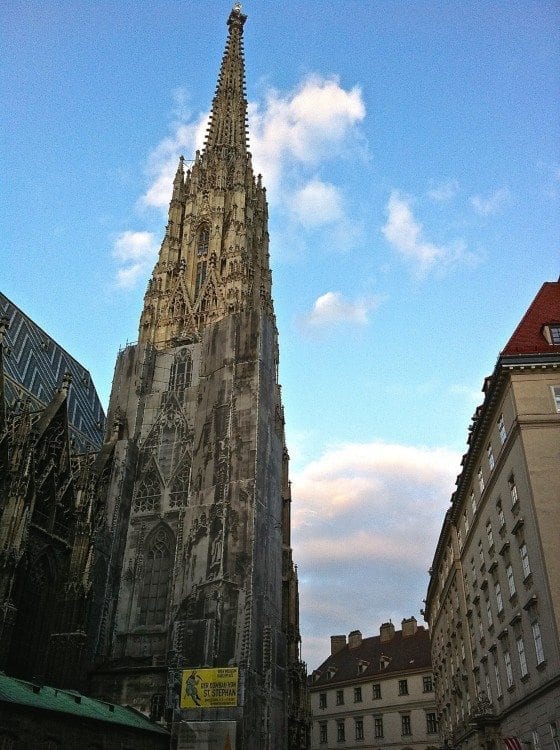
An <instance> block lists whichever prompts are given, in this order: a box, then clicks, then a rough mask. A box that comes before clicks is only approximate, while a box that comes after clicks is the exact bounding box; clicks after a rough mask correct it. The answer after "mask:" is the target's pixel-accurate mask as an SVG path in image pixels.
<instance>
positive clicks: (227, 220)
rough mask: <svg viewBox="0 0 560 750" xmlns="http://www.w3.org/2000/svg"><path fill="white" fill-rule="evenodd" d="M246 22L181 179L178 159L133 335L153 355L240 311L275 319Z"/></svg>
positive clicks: (234, 27) (237, 20)
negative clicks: (250, 128)
mask: <svg viewBox="0 0 560 750" xmlns="http://www.w3.org/2000/svg"><path fill="white" fill-rule="evenodd" d="M245 19H246V16H244V15H243V14H242V13H241V9H240V7H239V6H236V7H235V8H234V9H233V10H232V12H231V13H230V16H229V19H228V26H229V36H228V40H227V43H226V48H225V52H224V56H223V59H222V64H221V68H220V74H219V77H218V85H217V87H216V94H215V96H214V100H213V103H212V111H211V114H210V120H209V125H208V132H207V137H206V143H205V146H204V149H203V151H202V153H200V152H199V151H197V152H196V158H195V160H194V163H193V164H192V166H191V168H190V169H188V170H187V172H186V174H185V172H184V159H183V157H181V158H180V160H179V166H178V168H177V173H176V175H175V179H174V181H173V192H172V197H171V202H170V205H169V221H168V225H167V229H166V233H165V237H164V238H163V242H162V244H161V249H160V253H159V258H158V262H157V264H156V266H155V268H154V271H153V274H152V278H151V279H150V281H149V283H148V288H147V291H146V295H145V299H144V310H143V312H142V317H141V320H140V331H139V336H138V338H139V341H142V342H150V343H151V344H153V345H154V346H155V347H156V348H158V349H159V348H161V347H162V346H167V345H169V344H170V343H171V342H177V341H181V340H182V341H196V340H198V339H199V337H200V335H201V331H202V329H203V328H204V326H206V325H207V324H208V323H211V322H214V321H216V320H219V319H221V318H223V317H225V316H226V315H230V314H232V313H235V312H239V311H241V310H244V309H248V308H253V309H264V310H266V311H268V312H269V313H272V300H271V280H270V269H269V256H268V230H267V220H268V216H267V206H266V194H265V190H264V188H263V187H262V185H261V181H260V176H259V178H258V179H255V176H254V174H253V168H252V164H251V155H250V153H249V152H248V150H247V133H246V129H247V99H246V96H245V65H244V60H243V24H244V23H245Z"/></svg>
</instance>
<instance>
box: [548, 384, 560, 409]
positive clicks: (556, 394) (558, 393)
mask: <svg viewBox="0 0 560 750" xmlns="http://www.w3.org/2000/svg"><path fill="white" fill-rule="evenodd" d="M550 389H551V391H552V398H553V399H554V406H555V407H556V411H558V412H560V385H552V386H551V387H550Z"/></svg>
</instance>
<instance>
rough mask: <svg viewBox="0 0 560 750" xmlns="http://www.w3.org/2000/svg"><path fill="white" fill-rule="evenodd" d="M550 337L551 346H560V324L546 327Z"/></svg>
mask: <svg viewBox="0 0 560 750" xmlns="http://www.w3.org/2000/svg"><path fill="white" fill-rule="evenodd" d="M546 327H547V328H548V333H549V335H550V343H551V344H560V324H558V323H554V324H552V325H548V326H546Z"/></svg>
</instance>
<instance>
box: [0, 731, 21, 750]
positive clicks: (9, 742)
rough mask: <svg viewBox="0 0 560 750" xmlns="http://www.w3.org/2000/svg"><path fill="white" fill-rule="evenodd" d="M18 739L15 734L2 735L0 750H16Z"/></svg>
mask: <svg viewBox="0 0 560 750" xmlns="http://www.w3.org/2000/svg"><path fill="white" fill-rule="evenodd" d="M16 747H17V746H16V738H15V737H14V735H13V734H4V733H2V734H0V750H15V749H16Z"/></svg>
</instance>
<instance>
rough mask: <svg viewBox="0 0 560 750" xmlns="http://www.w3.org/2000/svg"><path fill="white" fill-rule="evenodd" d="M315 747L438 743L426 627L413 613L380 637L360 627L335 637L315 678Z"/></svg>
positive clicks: (410, 749) (416, 747) (417, 749)
mask: <svg viewBox="0 0 560 750" xmlns="http://www.w3.org/2000/svg"><path fill="white" fill-rule="evenodd" d="M309 693H310V701H311V715H312V730H311V748H312V749H313V750H328V748H347V749H348V750H350V748H398V749H399V750H405V749H406V750H428V749H429V748H431V749H435V747H437V746H438V745H439V739H438V726H437V716H436V708H435V701H434V692H433V678H432V669H431V663H430V637H429V633H428V631H427V629H425V628H424V627H422V626H418V625H417V623H416V619H415V618H414V617H411V618H409V619H405V620H403V621H402V629H401V630H399V631H396V630H395V627H394V625H393V624H392V623H384V624H383V625H382V626H381V628H380V632H379V635H377V636H374V637H371V638H362V634H361V633H360V631H359V630H355V631H353V632H351V633H350V635H349V636H348V641H347V640H346V636H344V635H334V636H331V655H330V656H329V658H328V659H326V661H325V662H323V664H321V666H320V667H319V668H318V669H316V670H315V671H314V672H313V674H312V675H311V678H310V682H309Z"/></svg>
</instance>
